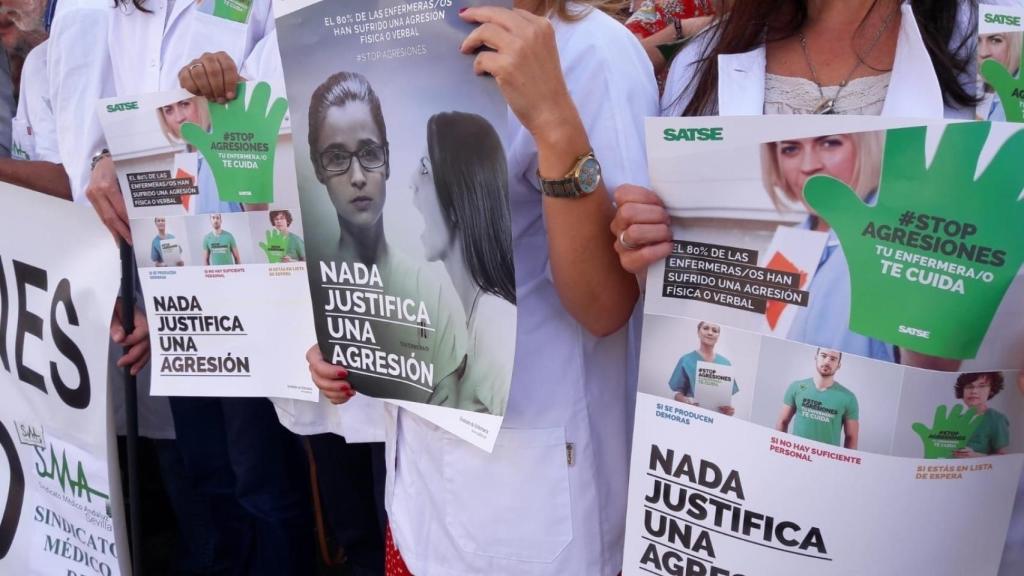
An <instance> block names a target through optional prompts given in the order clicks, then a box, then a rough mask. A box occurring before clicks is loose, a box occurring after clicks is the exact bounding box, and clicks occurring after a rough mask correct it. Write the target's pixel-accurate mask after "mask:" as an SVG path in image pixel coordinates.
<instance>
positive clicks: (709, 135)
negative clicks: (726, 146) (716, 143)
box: [663, 128, 723, 142]
mask: <svg viewBox="0 0 1024 576" xmlns="http://www.w3.org/2000/svg"><path fill="white" fill-rule="evenodd" d="M722 131H723V128H665V131H664V132H663V134H664V138H665V141H666V142H678V141H680V140H686V141H687V142H694V141H697V142H704V141H708V140H722V139H723V137H722Z"/></svg>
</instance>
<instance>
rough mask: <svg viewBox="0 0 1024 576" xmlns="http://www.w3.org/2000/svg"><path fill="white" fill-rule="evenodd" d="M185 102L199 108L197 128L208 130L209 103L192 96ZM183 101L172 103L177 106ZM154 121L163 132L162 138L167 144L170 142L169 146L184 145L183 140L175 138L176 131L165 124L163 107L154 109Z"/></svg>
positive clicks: (204, 99) (200, 97) (178, 137)
mask: <svg viewBox="0 0 1024 576" xmlns="http://www.w3.org/2000/svg"><path fill="white" fill-rule="evenodd" d="M185 100H188V101H191V102H192V103H193V104H195V105H196V106H197V107H199V127H200V128H202V129H203V130H209V129H210V106H209V103H208V102H207V101H206V98H203V97H202V96H193V97H191V98H185ZM185 100H178V101H177V102H174V104H177V103H178V102H184V101H185ZM156 119H157V122H159V123H160V131H161V132H163V134H164V137H165V138H167V141H168V142H170V143H171V144H185V143H186V142H185V141H184V140H182V139H181V137H180V136H175V135H174V133H175V132H176V130H174V129H173V128H171V126H170V125H169V124H167V119H166V118H164V112H163V106H161V107H159V108H157V109H156Z"/></svg>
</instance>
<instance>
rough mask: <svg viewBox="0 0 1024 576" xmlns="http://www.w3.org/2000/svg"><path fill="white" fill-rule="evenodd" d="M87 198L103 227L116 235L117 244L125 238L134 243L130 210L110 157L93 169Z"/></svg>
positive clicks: (102, 159) (86, 190)
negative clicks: (126, 204)
mask: <svg viewBox="0 0 1024 576" xmlns="http://www.w3.org/2000/svg"><path fill="white" fill-rule="evenodd" d="M85 197H86V198H88V199H89V203H90V204H92V209H93V210H95V211H96V214H97V215H99V217H100V220H102V221H103V225H104V226H106V227H107V230H110V233H111V234H113V235H114V241H115V242H117V241H118V240H119V239H121V238H123V239H124V241H125V242H127V243H129V244H131V243H132V233H131V232H130V231H129V229H128V210H127V209H126V208H125V206H124V198H123V197H122V196H121V185H120V184H118V183H117V171H116V170H114V161H113V160H111V159H110V156H104V157H103V158H101V159H100V160H99V161H98V162H96V166H95V167H94V168H93V169H92V173H91V174H90V175H89V184H88V185H87V186H86V187H85Z"/></svg>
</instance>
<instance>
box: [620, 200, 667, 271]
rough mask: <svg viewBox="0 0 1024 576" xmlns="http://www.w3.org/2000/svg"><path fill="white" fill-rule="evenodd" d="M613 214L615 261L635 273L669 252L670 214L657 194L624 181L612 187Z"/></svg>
mask: <svg viewBox="0 0 1024 576" xmlns="http://www.w3.org/2000/svg"><path fill="white" fill-rule="evenodd" d="M615 204H616V206H618V208H617V209H616V211H615V218H614V219H613V220H612V224H611V231H612V234H613V235H614V236H615V251H616V252H618V254H619V263H620V264H622V267H623V268H624V269H625V270H626V271H628V272H632V273H633V274H636V275H637V276H641V277H642V276H644V275H645V274H646V273H647V268H648V267H649V266H650V265H651V264H653V263H654V262H657V261H658V260H662V259H664V258H665V257H667V256H668V255H669V254H670V253H671V252H672V229H671V228H670V226H669V224H670V222H671V218H670V217H669V215H668V211H667V210H665V205H664V204H662V202H661V198H659V197H658V195H657V194H655V193H654V192H652V191H650V190H648V189H647V188H641V187H640V186H633V185H631V184H625V185H623V186H619V187H618V188H616V189H615Z"/></svg>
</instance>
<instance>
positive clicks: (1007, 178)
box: [804, 122, 1024, 359]
mask: <svg viewBox="0 0 1024 576" xmlns="http://www.w3.org/2000/svg"><path fill="white" fill-rule="evenodd" d="M991 126H992V125H991V123H989V122H971V123H963V124H952V125H949V126H947V127H946V128H945V132H944V133H943V135H942V140H941V141H940V142H939V147H938V150H937V151H936V153H935V157H934V159H933V160H932V163H931V165H930V166H926V164H925V128H924V127H915V128H901V129H896V130H889V131H888V132H887V133H886V142H885V154H884V160H883V163H882V176H881V183H880V188H879V190H878V192H877V201H876V205H874V206H869V205H867V204H865V203H864V202H863V201H861V199H860V198H858V196H857V195H856V193H854V192H853V191H852V190H851V189H850V188H849V187H848V186H846V184H844V183H842V182H840V181H839V180H836V179H834V178H831V177H829V176H821V175H819V176H814V177H812V178H811V179H809V180H808V181H807V184H806V186H805V187H804V196H805V197H806V199H807V203H808V204H809V205H810V206H811V207H812V208H813V209H814V210H815V211H816V212H817V213H818V214H819V215H820V216H821V217H822V218H824V219H825V221H826V222H828V224H829V225H830V226H831V227H832V228H833V229H834V230H835V233H836V235H837V236H838V237H839V242H840V244H841V245H842V248H843V252H844V254H845V257H846V264H847V266H848V267H849V272H850V290H851V302H850V329H851V330H853V331H854V332H857V333H859V334H863V335H865V336H869V337H871V338H876V339H878V340H881V341H883V342H888V343H890V344H895V345H897V346H901V347H905V348H907V349H909V350H914V351H917V352H920V353H922V354H929V355H932V356H938V357H943V358H956V359H966V358H973V357H974V356H975V355H976V354H977V352H978V347H979V346H980V345H981V340H982V338H984V336H985V333H986V332H987V331H988V326H989V324H990V323H991V322H992V318H993V316H994V315H995V312H996V309H997V308H998V307H999V304H1000V302H1001V301H1002V299H1003V296H1005V294H1006V290H1007V289H1008V288H1009V286H1010V283H1011V282H1012V281H1013V279H1014V277H1015V276H1016V275H1017V271H1018V270H1019V269H1020V265H1021V262H1022V261H1024V242H1021V233H1022V230H1024V202H1021V201H1020V200H1019V196H1020V193H1021V188H1022V187H1024V170H1021V169H1020V162H1021V158H1024V130H1021V131H1017V132H1014V133H1013V135H1012V136H1010V138H1009V139H1007V140H1006V142H1005V143H1004V144H1003V145H1002V146H1001V147H1000V148H999V150H998V151H997V152H996V153H995V155H994V157H993V159H992V161H991V162H990V163H989V165H988V166H987V167H986V168H985V171H984V173H983V174H982V175H981V176H979V177H978V178H977V179H975V176H974V174H975V172H976V168H977V165H978V162H979V159H980V156H981V150H982V147H983V146H984V145H985V141H986V140H987V138H988V134H989V130H990V129H991ZM811 297H812V298H814V297H815V296H814V295H813V294H812V296H811ZM818 297H819V298H820V297H822V296H818Z"/></svg>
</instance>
